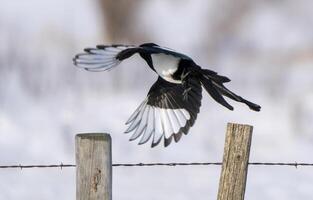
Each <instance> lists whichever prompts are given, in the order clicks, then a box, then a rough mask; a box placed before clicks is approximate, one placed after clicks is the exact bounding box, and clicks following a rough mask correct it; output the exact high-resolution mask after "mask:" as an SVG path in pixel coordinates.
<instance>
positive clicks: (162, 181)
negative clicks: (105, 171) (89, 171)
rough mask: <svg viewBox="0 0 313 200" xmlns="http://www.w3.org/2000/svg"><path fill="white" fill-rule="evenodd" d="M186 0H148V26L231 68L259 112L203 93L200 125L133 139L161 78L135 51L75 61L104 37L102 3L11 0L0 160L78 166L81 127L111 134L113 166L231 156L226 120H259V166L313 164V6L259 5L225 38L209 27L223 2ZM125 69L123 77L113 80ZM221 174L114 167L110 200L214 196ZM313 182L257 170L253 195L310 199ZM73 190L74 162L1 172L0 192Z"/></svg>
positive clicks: (0, 90) (307, 175)
mask: <svg viewBox="0 0 313 200" xmlns="http://www.w3.org/2000/svg"><path fill="white" fill-rule="evenodd" d="M174 2H175V1H174ZM179 2H183V3H181V4H180V5H177V4H175V3H173V2H172V3H166V1H150V3H144V4H143V5H142V8H140V9H141V10H140V12H139V13H141V14H140V15H138V16H141V18H140V17H139V19H138V20H139V21H138V23H140V24H141V25H142V27H141V28H142V31H145V32H146V33H148V34H147V35H150V38H149V39H150V40H152V41H155V42H156V43H161V44H163V45H164V44H165V45H167V46H169V47H171V48H174V49H178V50H181V51H183V52H185V53H187V54H189V55H190V56H191V57H194V58H195V60H196V61H197V62H198V63H199V64H200V65H202V66H204V67H208V68H211V69H213V70H216V71H218V72H219V73H221V74H223V75H227V76H229V77H230V78H231V79H232V82H230V83H229V84H228V86H229V88H230V89H232V90H234V91H235V92H237V93H238V94H240V95H242V96H244V97H246V98H247V99H249V100H251V101H254V102H256V103H259V104H260V105H261V106H262V111H261V112H259V113H255V112H252V111H250V110H249V109H248V108H247V107H245V106H244V105H241V104H238V103H234V102H231V103H232V104H233V105H234V106H235V111H233V112H230V111H228V110H226V109H225V108H223V107H221V106H220V105H218V104H217V103H215V102H214V101H213V100H212V99H211V98H210V97H208V95H207V94H205V93H203V95H204V98H203V101H202V107H201V112H200V115H199V116H198V119H197V122H196V123H195V125H194V127H193V128H192V129H191V131H190V134H188V135H187V136H184V137H183V138H182V140H181V141H180V142H179V143H177V144H172V145H170V146H169V147H168V148H163V147H162V146H158V147H156V148H153V149H151V148H150V147H149V145H142V146H138V145H136V143H135V142H128V137H129V135H125V134H123V132H124V130H125V128H126V127H125V126H124V122H125V121H126V120H127V119H128V117H129V115H130V114H131V113H132V112H133V111H134V109H135V108H136V107H137V106H138V105H139V104H140V102H141V101H142V100H143V99H144V98H145V96H146V93H147V92H148V90H149V88H150V86H151V85H152V83H153V82H154V80H155V79H156V76H155V75H154V74H153V73H151V71H150V70H149V69H148V68H145V66H144V62H142V61H141V60H137V59H136V58H132V59H130V60H129V61H126V63H123V64H122V65H121V66H120V67H119V68H116V69H115V70H113V71H111V72H109V73H88V72H86V71H82V70H79V69H77V68H75V67H74V66H73V65H72V63H71V58H72V56H73V55H74V54H75V53H77V52H79V51H81V49H82V48H84V47H85V46H92V45H95V44H98V43H105V42H107V41H103V40H102V39H101V38H102V36H101V34H102V30H103V29H102V27H101V20H99V18H100V14H99V10H98V8H97V5H96V4H94V3H93V2H92V1H87V0H79V1H74V0H68V1H66V2H65V1H61V0H55V1H51V0H45V1H39V0H31V1H27V2H26V1H25V2H21V1H19V0H7V1H6V0H3V2H2V6H1V7H0V26H1V29H0V43H1V45H0V77H1V78H0V165H9V164H20V163H21V164H57V163H61V162H63V163H74V159H75V158H74V136H75V134H76V133H82V132H107V133H110V134H111V136H112V138H113V162H114V163H138V162H215V161H220V160H221V158H222V153H223V144H224V136H225V128H226V123H227V122H237V123H246V124H251V125H253V126H254V135H253V143H252V149H251V156H250V161H252V162H253V161H255V162H258V161H260V162H278V161H279V162H280V161H281V162H294V161H297V162H313V159H312V156H311V154H312V152H313V131H312V130H313V123H312V122H313V90H312V85H313V76H312V74H313V54H312V52H310V50H312V44H313V38H312V35H313V30H312V28H310V27H313V14H312V12H311V11H310V9H309V8H312V6H313V5H312V2H311V1H299V2H297V3H293V1H286V2H285V3H283V4H281V5H278V2H276V3H266V2H263V1H260V2H259V3H258V4H257V6H252V8H250V9H249V12H247V13H246V14H245V16H244V17H243V20H240V22H238V24H236V28H232V29H231V31H230V33H229V34H228V35H227V34H226V35H224V36H223V37H222V39H221V38H218V37H215V36H214V35H211V34H212V33H213V31H212V30H211V29H210V26H209V24H208V23H211V22H212V23H213V20H212V19H208V20H206V18H209V17H212V16H214V17H220V15H222V13H223V9H224V8H225V5H219V4H218V3H210V4H209V3H207V1H179ZM262 2H263V3H262ZM211 4H212V5H211ZM250 6H251V5H250ZM143 8H144V9H143ZM216 9H219V10H220V11H217V10H216ZM225 9H227V6H226V8H225ZM187 11H188V14H186V13H187ZM151 13H154V14H153V15H152V14H151ZM212 13H214V15H213V14H212ZM226 24H227V23H226ZM137 27H138V25H137ZM160 27H162V28H160ZM108 28H109V27H108ZM211 28H212V27H211ZM215 28H216V27H215ZM219 28H220V29H223V28H221V27H219ZM224 28H225V27H224ZM104 34H105V33H104ZM210 38H215V39H216V40H219V42H218V45H217V46H216V48H215V49H214V50H215V52H214V56H213V57H212V56H211V55H209V51H207V49H206V46H207V44H208V45H209V44H211V43H210V42H208V40H210ZM210 53H212V52H210ZM133 69H136V70H137V71H136V72H138V71H141V72H140V73H141V74H139V75H140V77H142V78H140V79H138V76H135V75H134V74H133V72H132V71H133ZM119 73H120V74H121V75H120V76H121V77H123V78H122V80H116V78H118V77H119V75H118V74H119ZM116 82H118V84H117V85H116V84H115V83H116ZM219 174H220V167H218V166H205V167H204V166H197V167H191V166H189V167H188V166H186V167H147V168H143V167H141V168H126V167H125V168H124V167H120V168H114V172H113V176H114V179H113V180H114V181H113V198H114V199H125V200H126V199H127V200H141V199H152V200H154V199H155V200H156V199H169V198H171V199H179V200H184V199H190V198H194V199H215V198H216V195H217V188H218V179H219ZM312 180H313V173H312V169H311V168H306V167H299V168H298V169H295V168H293V167H264V166H250V168H249V174H248V184H247V189H246V198H247V199H286V200H293V199H312V197H313V190H312V187H313V183H312ZM74 198H75V170H74V169H73V168H66V169H63V170H60V169H25V170H22V171H21V170H18V169H2V170H0V199H1V200H2V199H3V200H15V199H44V200H50V199H51V200H52V199H74Z"/></svg>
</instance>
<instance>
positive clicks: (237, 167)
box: [217, 123, 253, 200]
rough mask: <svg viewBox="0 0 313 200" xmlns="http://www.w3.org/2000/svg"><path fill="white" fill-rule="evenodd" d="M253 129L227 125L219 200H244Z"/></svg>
mask: <svg viewBox="0 0 313 200" xmlns="http://www.w3.org/2000/svg"><path fill="white" fill-rule="evenodd" d="M252 130H253V127H252V126H249V125H241V124H233V123H228V124H227V132H226V139H225V146H224V155H223V164H222V172H221V176H220V183H219V190H218V197H217V199H218V200H243V199H244V194H245V188H246V180H247V173H248V162H249V155H250V146H251V139H252Z"/></svg>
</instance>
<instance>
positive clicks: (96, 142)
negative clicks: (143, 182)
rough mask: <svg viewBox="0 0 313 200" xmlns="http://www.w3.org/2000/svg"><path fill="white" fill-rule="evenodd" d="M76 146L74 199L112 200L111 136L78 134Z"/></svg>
mask: <svg viewBox="0 0 313 200" xmlns="http://www.w3.org/2000/svg"><path fill="white" fill-rule="evenodd" d="M75 143H76V144H75V145H76V199H77V200H112V154H111V136H110V135H108V134H103V133H92V134H78V135H76V137H75Z"/></svg>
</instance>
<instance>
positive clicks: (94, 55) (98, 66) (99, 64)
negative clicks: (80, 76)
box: [73, 45, 133, 72]
mask: <svg viewBox="0 0 313 200" xmlns="http://www.w3.org/2000/svg"><path fill="white" fill-rule="evenodd" d="M100 47H101V46H100ZM100 47H99V48H87V49H85V52H86V53H81V54H77V55H76V56H75V58H74V59H73V61H74V64H75V65H76V66H77V67H80V68H84V69H86V70H87V71H92V72H99V71H106V70H110V69H112V68H113V67H115V66H117V65H118V64H120V62H121V61H120V60H118V59H116V56H117V55H118V54H119V53H120V52H121V51H123V50H125V49H128V48H132V47H133V46H123V45H121V46H117V45H116V46H103V47H101V48H100Z"/></svg>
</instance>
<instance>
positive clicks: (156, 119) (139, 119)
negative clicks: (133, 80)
mask: <svg viewBox="0 0 313 200" xmlns="http://www.w3.org/2000/svg"><path fill="white" fill-rule="evenodd" d="M147 101H148V99H146V100H144V101H143V103H142V104H141V105H140V106H139V107H138V108H137V109H136V110H135V112H134V113H133V114H132V115H131V116H130V118H129V119H128V120H127V122H126V124H127V125H128V128H127V130H126V131H125V133H130V132H134V133H133V134H132V136H131V137H130V140H135V139H138V138H140V137H141V138H140V141H139V144H144V143H146V142H148V141H149V140H150V139H151V138H152V139H151V140H152V146H155V145H157V144H158V143H159V142H160V141H161V140H162V138H164V139H165V138H166V139H169V138H171V137H172V136H173V135H174V134H177V133H179V130H180V128H182V127H185V125H186V123H187V121H188V120H189V119H190V114H189V112H188V111H187V110H186V109H165V108H159V107H155V106H151V105H148V104H147Z"/></svg>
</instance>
